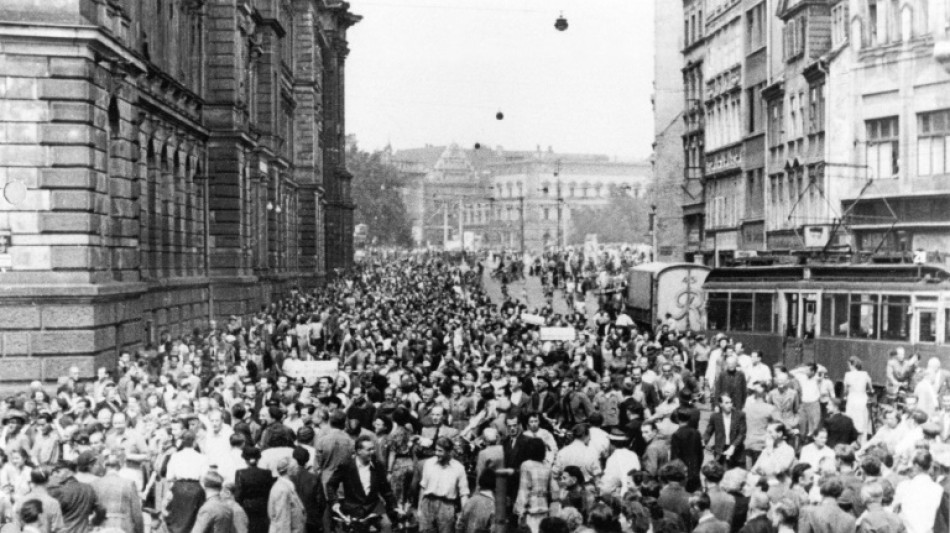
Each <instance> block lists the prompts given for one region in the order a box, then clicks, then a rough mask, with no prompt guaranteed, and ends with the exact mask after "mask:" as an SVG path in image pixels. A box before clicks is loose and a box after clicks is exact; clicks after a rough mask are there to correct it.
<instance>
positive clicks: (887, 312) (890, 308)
mask: <svg viewBox="0 0 950 533" xmlns="http://www.w3.org/2000/svg"><path fill="white" fill-rule="evenodd" d="M909 310H910V296H890V295H888V296H884V300H883V302H882V305H881V339H884V340H890V341H906V340H910V316H911V315H910V314H909V313H908V311H909Z"/></svg>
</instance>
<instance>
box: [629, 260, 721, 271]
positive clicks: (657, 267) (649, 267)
mask: <svg viewBox="0 0 950 533" xmlns="http://www.w3.org/2000/svg"><path fill="white" fill-rule="evenodd" d="M683 267H686V268H696V269H703V270H709V267H707V266H705V265H699V264H696V263H662V262H653V263H641V264H639V265H636V266H633V267H630V270H636V271H638V272H650V273H652V274H659V273H661V272H663V271H665V270H669V269H671V268H683Z"/></svg>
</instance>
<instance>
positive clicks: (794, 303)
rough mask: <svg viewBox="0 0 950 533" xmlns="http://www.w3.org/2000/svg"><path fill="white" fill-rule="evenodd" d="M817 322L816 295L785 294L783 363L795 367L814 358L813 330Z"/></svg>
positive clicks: (814, 330)
mask: <svg viewBox="0 0 950 533" xmlns="http://www.w3.org/2000/svg"><path fill="white" fill-rule="evenodd" d="M817 324H818V295H817V294H815V293H802V294H799V293H786V294H785V342H784V346H785V349H784V359H785V365H786V366H788V367H789V368H795V367H797V366H799V365H801V364H802V363H804V362H805V361H814V360H815V332H816V328H817Z"/></svg>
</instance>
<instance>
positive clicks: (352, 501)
mask: <svg viewBox="0 0 950 533" xmlns="http://www.w3.org/2000/svg"><path fill="white" fill-rule="evenodd" d="M340 485H342V486H343V501H340V497H339V494H338V492H337V489H338V488H339V487H340ZM327 497H328V500H329V504H330V508H331V509H333V512H334V513H335V514H337V515H342V516H344V517H346V518H348V519H350V520H355V521H357V522H359V521H363V520H366V522H367V523H366V524H365V525H366V526H367V529H368V528H369V526H373V527H375V528H377V529H379V527H380V524H379V522H380V519H381V517H379V516H376V517H372V518H370V519H369V520H367V518H368V517H370V516H371V515H374V514H375V511H376V509H377V507H379V503H380V502H381V501H382V503H383V504H384V505H385V508H386V515H387V516H388V517H389V520H390V521H391V522H396V520H397V519H398V517H399V512H398V511H397V509H396V498H395V497H394V496H393V489H392V486H391V485H390V484H389V479H388V474H387V472H386V468H385V467H384V466H383V465H382V464H381V463H380V462H379V460H378V459H377V458H376V443H374V442H373V439H372V438H370V437H369V436H367V435H364V436H361V437H360V438H359V439H357V441H356V453H355V457H354V458H352V459H350V460H349V461H347V462H346V463H344V464H343V465H342V466H341V467H340V468H338V469H337V470H336V472H334V473H333V475H332V476H331V477H330V480H329V481H328V482H327Z"/></svg>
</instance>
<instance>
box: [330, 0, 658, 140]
mask: <svg viewBox="0 0 950 533" xmlns="http://www.w3.org/2000/svg"><path fill="white" fill-rule="evenodd" d="M350 4H351V11H353V12H354V13H356V14H359V15H362V16H363V20H362V21H361V22H360V23H359V24H357V25H356V26H354V27H352V28H350V30H349V32H348V34H347V37H348V39H349V45H350V55H349V57H348V59H347V62H346V121H347V125H346V128H347V132H348V133H351V134H354V135H355V136H356V138H357V142H358V145H359V147H360V148H361V149H363V150H376V149H380V148H383V147H384V146H385V145H386V144H387V143H391V144H392V146H393V148H394V149H397V150H399V149H406V148H416V147H421V146H425V145H426V144H433V145H444V144H448V143H452V142H456V143H458V144H459V145H461V146H463V147H467V146H474V145H475V143H481V144H483V145H486V146H493V147H495V146H502V147H504V148H505V149H509V150H532V149H534V148H536V147H537V146H540V147H541V148H542V149H543V150H546V149H547V148H548V147H549V146H550V147H553V149H554V150H555V151H556V152H560V153H597V154H606V155H609V156H612V157H617V158H621V159H643V158H647V157H649V155H650V152H651V144H652V142H653V114H652V107H651V104H650V97H651V94H652V92H653V0H350ZM561 12H563V13H564V16H565V18H567V20H568V23H569V28H568V29H567V31H564V32H559V31H557V30H555V29H554V21H555V19H556V18H557V17H558V15H559V14H560V13H561ZM498 111H501V112H502V113H504V120H501V121H499V120H496V119H495V114H496V113H497V112H498Z"/></svg>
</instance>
